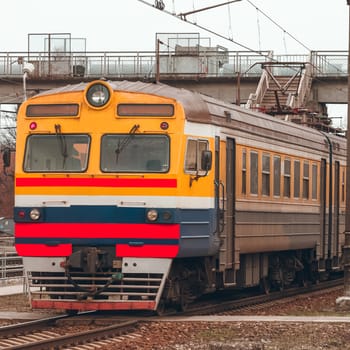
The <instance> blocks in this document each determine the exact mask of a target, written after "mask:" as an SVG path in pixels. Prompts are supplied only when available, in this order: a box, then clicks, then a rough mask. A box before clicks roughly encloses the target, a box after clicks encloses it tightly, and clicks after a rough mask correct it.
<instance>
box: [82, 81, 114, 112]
mask: <svg viewBox="0 0 350 350" xmlns="http://www.w3.org/2000/svg"><path fill="white" fill-rule="evenodd" d="M110 97H111V94H110V91H109V89H108V88H107V86H105V85H104V84H102V83H95V84H93V85H91V86H90V87H89V88H88V89H87V91H86V99H87V101H88V103H89V104H90V105H91V106H93V107H103V106H104V105H106V104H107V103H108V101H109V99H110Z"/></svg>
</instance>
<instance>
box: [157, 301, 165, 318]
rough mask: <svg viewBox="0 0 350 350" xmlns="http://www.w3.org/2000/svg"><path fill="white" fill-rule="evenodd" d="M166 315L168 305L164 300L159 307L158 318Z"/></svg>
mask: <svg viewBox="0 0 350 350" xmlns="http://www.w3.org/2000/svg"><path fill="white" fill-rule="evenodd" d="M165 313H166V304H165V301H164V300H162V299H161V300H160V301H159V303H158V307H157V314H158V316H163V315H165Z"/></svg>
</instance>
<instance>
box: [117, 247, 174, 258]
mask: <svg viewBox="0 0 350 350" xmlns="http://www.w3.org/2000/svg"><path fill="white" fill-rule="evenodd" d="M178 252H179V246H178V245H176V246H174V245H151V244H147V245H144V246H140V247H135V246H129V245H128V244H117V256H118V257H133V258H175V257H176V255H177V253H178Z"/></svg>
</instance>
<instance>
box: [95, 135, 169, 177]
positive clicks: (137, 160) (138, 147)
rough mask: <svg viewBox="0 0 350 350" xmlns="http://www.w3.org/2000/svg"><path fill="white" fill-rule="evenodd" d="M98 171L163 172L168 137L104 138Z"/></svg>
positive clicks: (165, 165)
mask: <svg viewBox="0 0 350 350" xmlns="http://www.w3.org/2000/svg"><path fill="white" fill-rule="evenodd" d="M101 170H102V171H104V172H142V173H144V172H150V173H154V172H156V173H164V172H167V171H168V170H169V138H168V137H167V136H166V135H140V134H117V135H105V136H103V138H102V144H101Z"/></svg>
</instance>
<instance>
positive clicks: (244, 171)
mask: <svg viewBox="0 0 350 350" xmlns="http://www.w3.org/2000/svg"><path fill="white" fill-rule="evenodd" d="M242 194H247V152H246V150H245V149H244V150H242Z"/></svg>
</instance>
